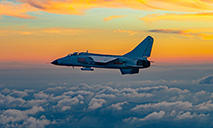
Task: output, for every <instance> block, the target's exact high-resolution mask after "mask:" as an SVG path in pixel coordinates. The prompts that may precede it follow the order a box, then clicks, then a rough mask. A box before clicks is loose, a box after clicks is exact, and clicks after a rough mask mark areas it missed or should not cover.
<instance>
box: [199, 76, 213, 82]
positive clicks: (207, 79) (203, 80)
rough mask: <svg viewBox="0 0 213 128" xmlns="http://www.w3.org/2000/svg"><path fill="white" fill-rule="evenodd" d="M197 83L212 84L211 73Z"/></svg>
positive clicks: (212, 77)
mask: <svg viewBox="0 0 213 128" xmlns="http://www.w3.org/2000/svg"><path fill="white" fill-rule="evenodd" d="M198 82H199V84H213V75H209V76H205V77H203V78H201V79H199V80H198Z"/></svg>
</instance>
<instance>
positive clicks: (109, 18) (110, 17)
mask: <svg viewBox="0 0 213 128" xmlns="http://www.w3.org/2000/svg"><path fill="white" fill-rule="evenodd" d="M124 16H125V15H114V16H109V17H106V18H104V21H105V22H106V21H109V20H112V19H117V18H121V17H124Z"/></svg>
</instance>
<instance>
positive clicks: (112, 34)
mask: <svg viewBox="0 0 213 128" xmlns="http://www.w3.org/2000/svg"><path fill="white" fill-rule="evenodd" d="M212 11H213V1H212V0H169V1H167V0H1V1H0V44H1V46H0V61H1V62H37V63H38V62H39V63H45V62H50V61H52V60H53V59H55V58H58V57H62V56H65V55H66V54H68V53H72V52H76V51H78V52H84V51H86V50H89V52H92V53H102V54H115V55H122V54H124V53H126V52H128V51H130V50H131V49H132V48H134V47H135V46H136V45H137V44H138V43H139V42H140V41H141V40H143V39H144V38H145V37H146V36H148V35H151V36H153V37H154V39H155V42H154V46H153V52H152V56H151V58H150V59H151V60H154V61H157V62H161V63H162V62H170V63H182V62H184V63H185V62H187V63H194V62H195V63H212V62H213V59H212V58H213V24H212V23H213V12H212Z"/></svg>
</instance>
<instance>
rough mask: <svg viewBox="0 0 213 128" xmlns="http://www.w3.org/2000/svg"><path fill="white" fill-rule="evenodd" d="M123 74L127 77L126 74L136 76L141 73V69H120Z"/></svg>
mask: <svg viewBox="0 0 213 128" xmlns="http://www.w3.org/2000/svg"><path fill="white" fill-rule="evenodd" d="M120 71H121V74H122V75H125V74H135V73H139V68H127V69H120Z"/></svg>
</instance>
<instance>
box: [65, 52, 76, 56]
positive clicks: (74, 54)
mask: <svg viewBox="0 0 213 128" xmlns="http://www.w3.org/2000/svg"><path fill="white" fill-rule="evenodd" d="M77 55H78V52H74V53H70V54H68V55H67V56H77Z"/></svg>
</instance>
